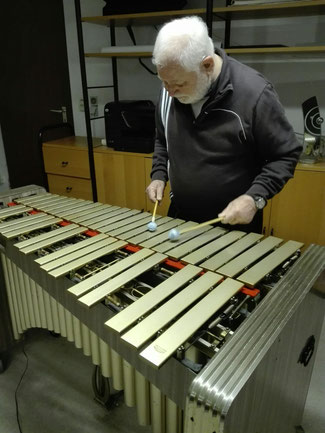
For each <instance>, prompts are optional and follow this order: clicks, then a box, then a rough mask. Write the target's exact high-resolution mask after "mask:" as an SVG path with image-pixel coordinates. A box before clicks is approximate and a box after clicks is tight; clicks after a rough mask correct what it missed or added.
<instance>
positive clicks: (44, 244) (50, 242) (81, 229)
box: [20, 224, 85, 254]
mask: <svg viewBox="0 0 325 433" xmlns="http://www.w3.org/2000/svg"><path fill="white" fill-rule="evenodd" d="M71 225H72V224H71ZM62 228H65V227H62ZM53 231H57V230H53ZM84 231H85V228H84V227H76V228H74V229H72V230H69V231H65V232H64V233H61V234H58V235H56V236H54V237H51V238H49V239H44V240H43V241H40V242H38V243H35V244H32V245H30V246H27V247H24V248H20V251H21V252H22V253H23V254H30V253H33V252H35V251H37V250H39V249H41V248H46V247H49V246H52V245H54V244H56V243H57V242H61V241H64V240H66V239H69V238H71V237H73V236H76V235H79V234H81V233H83V232H84Z"/></svg>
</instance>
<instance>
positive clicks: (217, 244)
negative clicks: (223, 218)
mask: <svg viewBox="0 0 325 433" xmlns="http://www.w3.org/2000/svg"><path fill="white" fill-rule="evenodd" d="M243 236H245V233H244V232H241V231H237V230H234V231H232V232H229V233H226V234H225V235H224V236H222V237H221V238H218V239H216V240H215V241H213V242H211V243H209V244H208V245H205V246H204V247H202V248H199V249H198V250H196V251H194V252H192V253H190V254H189V255H187V256H185V257H183V260H184V262H187V263H192V264H198V263H200V262H202V260H204V259H205V258H206V257H210V256H211V255H213V254H215V253H217V252H218V251H220V250H221V249H223V248H225V247H226V246H228V245H229V244H232V243H233V242H235V241H237V240H238V239H240V238H241V237H243Z"/></svg>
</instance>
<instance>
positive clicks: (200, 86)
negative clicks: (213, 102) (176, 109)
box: [175, 73, 212, 104]
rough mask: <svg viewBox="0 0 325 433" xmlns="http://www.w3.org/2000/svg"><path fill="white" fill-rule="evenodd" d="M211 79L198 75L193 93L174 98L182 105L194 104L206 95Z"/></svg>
mask: <svg viewBox="0 0 325 433" xmlns="http://www.w3.org/2000/svg"><path fill="white" fill-rule="evenodd" d="M211 82H212V79H211V77H210V76H209V75H206V74H203V73H198V75H197V83H196V89H195V92H194V93H193V94H192V95H177V96H175V98H177V99H178V100H179V102H181V103H182V104H195V103H196V102H198V101H200V100H201V99H203V98H204V96H205V95H206V94H207V92H208V90H209V88H210V86H211Z"/></svg>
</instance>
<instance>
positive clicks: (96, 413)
mask: <svg viewBox="0 0 325 433" xmlns="http://www.w3.org/2000/svg"><path fill="white" fill-rule="evenodd" d="M24 348H25V351H26V353H27V356H28V369H27V372H26V374H25V376H24V378H23V380H22V382H21V385H20V388H19V391H18V402H19V416H20V421H21V429H22V433H75V432H76V433H77V432H78V433H126V432H128V433H129V432H132V433H149V432H151V429H150V427H141V426H139V425H138V422H137V416H136V412H135V410H134V409H130V408H127V407H126V406H125V405H124V403H123V402H121V403H120V405H119V406H118V407H115V408H114V409H113V410H111V411H107V410H106V409H105V408H104V407H103V406H101V405H100V404H98V403H97V402H95V401H94V398H93V391H92V387H91V375H92V370H93V366H92V363H91V360H90V359H89V358H87V357H85V356H84V355H83V354H82V352H81V351H80V350H78V349H76V348H75V347H74V345H73V344H72V343H68V342H67V341H66V339H65V338H55V337H52V336H51V334H50V333H49V332H47V331H44V330H30V331H28V332H27V334H26V340H25V343H24ZM324 365H325V326H323V332H322V338H321V344H320V350H319V351H318V353H317V357H316V364H315V368H314V373H313V377H312V382H311V387H310V392H309V395H308V399H307V404H306V410H305V415H304V422H303V427H304V429H305V432H306V433H325V371H324V370H325V369H324ZM25 366H26V358H25V356H24V354H23V352H22V344H18V345H17V346H16V347H15V349H14V350H13V351H12V360H11V363H10V365H9V368H8V369H7V370H6V371H5V372H4V373H2V374H1V375H0V433H18V432H19V429H18V424H17V419H16V408H15V390H16V388H17V385H18V383H19V380H20V378H21V376H22V373H23V371H24V369H25ZM202 433H204V432H202Z"/></svg>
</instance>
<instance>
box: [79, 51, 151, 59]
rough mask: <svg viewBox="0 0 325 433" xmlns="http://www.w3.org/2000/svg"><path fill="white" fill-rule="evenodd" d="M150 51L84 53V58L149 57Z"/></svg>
mask: <svg viewBox="0 0 325 433" xmlns="http://www.w3.org/2000/svg"><path fill="white" fill-rule="evenodd" d="M151 56H152V52H151V51H133V52H123V51H119V52H115V53H85V57H102V58H112V57H151Z"/></svg>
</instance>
